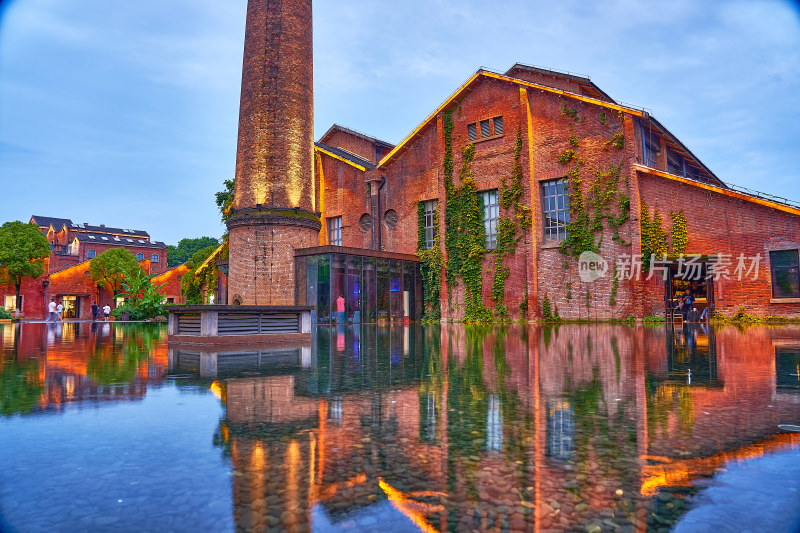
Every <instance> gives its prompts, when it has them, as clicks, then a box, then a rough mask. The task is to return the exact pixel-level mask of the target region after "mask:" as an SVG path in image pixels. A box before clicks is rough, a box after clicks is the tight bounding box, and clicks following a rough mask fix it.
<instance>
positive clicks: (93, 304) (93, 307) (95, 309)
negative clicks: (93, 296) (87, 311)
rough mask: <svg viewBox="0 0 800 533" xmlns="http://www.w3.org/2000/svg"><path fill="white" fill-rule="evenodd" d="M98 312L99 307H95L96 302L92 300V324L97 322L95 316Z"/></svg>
mask: <svg viewBox="0 0 800 533" xmlns="http://www.w3.org/2000/svg"><path fill="white" fill-rule="evenodd" d="M99 312H100V306H99V305H97V302H95V301H94V300H92V322H95V321H97V314H98V313H99Z"/></svg>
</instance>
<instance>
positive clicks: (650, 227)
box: [639, 202, 669, 270]
mask: <svg viewBox="0 0 800 533" xmlns="http://www.w3.org/2000/svg"><path fill="white" fill-rule="evenodd" d="M639 227H640V230H641V243H642V266H643V267H644V268H645V269H646V270H649V269H650V266H651V265H650V256H651V255H652V256H655V257H663V256H665V255H667V252H669V244H668V241H667V234H666V232H665V231H664V230H663V229H662V227H661V215H660V214H659V212H658V210H657V209H656V210H655V211H654V212H653V219H652V220H651V219H650V209H649V208H648V206H647V204H646V203H644V202H642V206H641V210H640V216H639Z"/></svg>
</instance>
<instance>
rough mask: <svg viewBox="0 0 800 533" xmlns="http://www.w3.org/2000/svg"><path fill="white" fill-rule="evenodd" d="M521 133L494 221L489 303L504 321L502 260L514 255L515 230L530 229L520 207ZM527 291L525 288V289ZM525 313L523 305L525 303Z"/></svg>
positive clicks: (526, 214)
mask: <svg viewBox="0 0 800 533" xmlns="http://www.w3.org/2000/svg"><path fill="white" fill-rule="evenodd" d="M521 155H522V131H521V130H517V138H516V144H515V145H514V166H513V168H512V170H511V180H510V183H509V182H506V179H505V176H504V177H503V181H502V183H501V184H500V198H499V201H500V207H502V208H503V210H504V214H503V215H501V217H500V218H499V220H498V221H497V246H496V247H495V249H494V251H493V252H492V255H493V256H494V276H493V278H492V300H494V302H495V316H497V317H499V318H508V308H507V307H506V305H505V304H504V303H503V300H504V299H505V283H506V278H508V276H509V275H510V274H511V270H510V269H509V268H508V267H507V266H505V265H503V260H504V259H505V258H506V257H508V256H510V255H513V254H514V253H515V252H516V249H517V244H518V243H519V241H520V239H521V238H522V237H521V236H517V227H518V226H519V227H520V228H521V229H522V230H525V229H528V228H530V227H531V214H530V212H531V210H530V207H528V206H526V205H523V204H522V203H520V198H522V194H523V192H524V188H523V186H522V161H521ZM526 290H527V286H526ZM525 305H526V309H527V302H526V304H525Z"/></svg>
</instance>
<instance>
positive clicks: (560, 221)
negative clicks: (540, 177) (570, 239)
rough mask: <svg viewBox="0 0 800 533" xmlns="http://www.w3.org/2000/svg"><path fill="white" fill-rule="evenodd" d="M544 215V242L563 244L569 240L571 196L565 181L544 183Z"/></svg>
mask: <svg viewBox="0 0 800 533" xmlns="http://www.w3.org/2000/svg"><path fill="white" fill-rule="evenodd" d="M542 213H543V214H544V241H545V242H562V241H564V240H566V238H567V226H568V225H569V195H568V194H567V184H566V182H565V181H564V180H554V181H545V182H542Z"/></svg>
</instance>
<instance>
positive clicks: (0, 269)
mask: <svg viewBox="0 0 800 533" xmlns="http://www.w3.org/2000/svg"><path fill="white" fill-rule="evenodd" d="M49 255H50V243H48V242H47V238H46V237H45V236H44V235H42V232H41V231H39V228H38V226H36V225H35V224H25V223H23V222H20V221H18V220H16V221H14V222H6V223H5V224H3V225H2V226H0V281H2V282H5V283H12V284H13V285H14V288H15V289H16V295H17V301H19V293H20V286H21V285H22V280H23V279H24V278H38V277H39V276H41V275H42V274H44V260H45V259H46V258H47V257H48V256H49Z"/></svg>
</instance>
